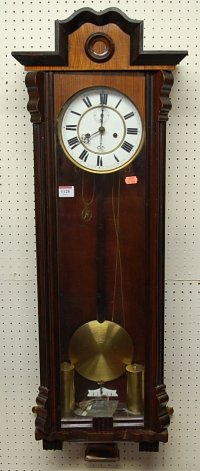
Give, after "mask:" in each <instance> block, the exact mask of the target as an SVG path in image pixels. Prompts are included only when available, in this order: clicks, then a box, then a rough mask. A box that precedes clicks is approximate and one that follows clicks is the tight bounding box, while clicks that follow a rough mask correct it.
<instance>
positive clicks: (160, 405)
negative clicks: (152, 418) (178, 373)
mask: <svg viewBox="0 0 200 471" xmlns="http://www.w3.org/2000/svg"><path fill="white" fill-rule="evenodd" d="M154 393H155V401H156V408H157V425H158V429H159V430H160V431H161V430H163V429H164V428H165V427H167V426H168V425H169V423H170V416H169V411H168V408H167V403H168V400H169V396H168V394H167V392H166V386H165V384H161V385H160V386H156V388H155V390H154Z"/></svg>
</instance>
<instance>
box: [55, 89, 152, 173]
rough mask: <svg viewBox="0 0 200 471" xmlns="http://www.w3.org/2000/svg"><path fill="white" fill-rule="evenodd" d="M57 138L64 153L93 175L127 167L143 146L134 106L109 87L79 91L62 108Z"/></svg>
mask: <svg viewBox="0 0 200 471" xmlns="http://www.w3.org/2000/svg"><path fill="white" fill-rule="evenodd" d="M58 135H59V140H60V143H61V146H62V148H63V150H64V152H65V154H66V155H67V156H68V157H69V159H70V160H72V162H73V163H74V164H75V165H77V166H78V167H81V168H82V169H84V170H86V171H88V172H93V173H109V172H115V171H117V170H119V169H121V168H123V167H125V166H126V165H128V164H129V163H130V162H131V161H132V160H133V159H134V158H135V157H136V156H137V155H138V152H139V150H140V148H141V145H142V138H143V126H142V120H141V117H140V114H139V112H138V110H137V108H136V106H135V105H134V103H133V102H132V101H131V100H130V99H129V98H128V97H127V96H126V95H124V94H123V93H121V92H120V91H118V90H115V89H113V88H110V87H102V86H101V87H91V88H86V89H84V90H81V91H80V92H78V93H76V94H75V95H73V97H71V98H70V99H69V100H68V101H67V102H66V103H65V104H64V106H63V108H62V110H61V113H60V114H59V117H58Z"/></svg>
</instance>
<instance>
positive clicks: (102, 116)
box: [98, 105, 105, 149]
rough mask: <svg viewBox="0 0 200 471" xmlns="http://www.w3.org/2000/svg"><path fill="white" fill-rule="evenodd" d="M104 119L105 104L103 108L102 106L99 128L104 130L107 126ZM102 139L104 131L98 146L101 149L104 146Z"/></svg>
mask: <svg viewBox="0 0 200 471" xmlns="http://www.w3.org/2000/svg"><path fill="white" fill-rule="evenodd" d="M103 119H104V108H103V105H102V108H101V126H100V128H99V129H104V131H105V128H104V126H103ZM102 140H103V132H101V133H100V144H99V146H98V148H99V149H102V148H103V145H102Z"/></svg>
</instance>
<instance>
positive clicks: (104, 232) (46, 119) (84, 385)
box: [13, 8, 187, 460]
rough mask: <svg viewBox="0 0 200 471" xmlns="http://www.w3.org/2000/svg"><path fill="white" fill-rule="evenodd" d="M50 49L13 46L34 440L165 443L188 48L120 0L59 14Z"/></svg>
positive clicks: (101, 447)
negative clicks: (33, 358) (177, 161)
mask: <svg viewBox="0 0 200 471" xmlns="http://www.w3.org/2000/svg"><path fill="white" fill-rule="evenodd" d="M55 25H56V30H55V34H56V44H55V51H54V52H24V51H23V52H14V53H13V56H14V57H15V58H16V59H17V60H18V61H19V62H21V63H22V64H23V65H25V69H26V70H27V71H28V73H27V75H26V85H27V89H28V93H29V102H28V110H29V111H30V114H31V121H32V123H33V132H34V162H35V193H36V234H37V270H38V303H39V347H40V378H41V379H40V387H39V394H38V397H37V400H36V402H37V406H36V407H35V408H34V411H35V412H36V414H37V417H36V439H37V440H40V439H42V440H43V445H44V448H45V449H61V448H62V443H63V441H67V440H70V441H72V440H74V441H82V442H86V443H87V444H88V448H87V450H86V458H87V459H100V457H103V459H104V460H105V459H117V458H118V451H117V447H116V442H118V441H126V440H127V441H134V442H138V443H139V446H140V450H145V451H157V450H158V446H159V442H160V441H161V442H167V439H168V432H167V426H168V425H169V422H170V417H169V415H170V414H169V409H168V408H167V402H168V395H167V392H166V387H165V385H164V384H163V348H164V346H163V324H164V299H163V298H164V219H165V209H164V208H165V147H166V121H167V119H168V112H169V110H170V108H171V103H170V99H169V94H170V90H171V87H172V84H173V75H172V70H173V69H174V68H175V65H176V64H177V63H179V62H180V61H181V60H182V59H183V58H184V57H185V56H186V54H187V52H186V51H182V52H174V51H173V52H171V51H156V52H150V51H143V22H142V21H135V20H131V19H129V18H128V17H127V16H126V15H125V14H124V13H122V12H121V11H120V10H118V9H114V8H112V9H107V10H104V11H102V12H100V13H99V12H98V13H97V12H95V11H94V10H92V9H89V8H83V9H81V10H78V11H77V12H76V13H75V14H73V15H72V16H71V17H69V19H67V20H65V21H56V23H55Z"/></svg>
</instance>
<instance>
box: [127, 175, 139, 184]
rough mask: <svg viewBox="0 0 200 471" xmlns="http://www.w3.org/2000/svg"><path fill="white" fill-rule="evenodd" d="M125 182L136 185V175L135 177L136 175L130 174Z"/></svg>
mask: <svg viewBox="0 0 200 471" xmlns="http://www.w3.org/2000/svg"><path fill="white" fill-rule="evenodd" d="M125 183H126V184H127V185H136V183H138V177H136V175H131V176H129V177H126V178H125Z"/></svg>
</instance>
